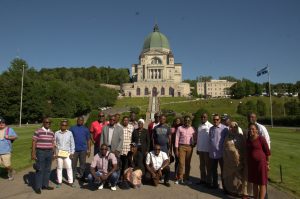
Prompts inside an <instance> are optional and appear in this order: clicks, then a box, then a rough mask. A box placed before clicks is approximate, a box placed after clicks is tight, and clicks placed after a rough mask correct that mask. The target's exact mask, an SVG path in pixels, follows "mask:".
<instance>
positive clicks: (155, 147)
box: [153, 144, 160, 156]
mask: <svg viewBox="0 0 300 199" xmlns="http://www.w3.org/2000/svg"><path fill="white" fill-rule="evenodd" d="M153 150H154V154H155V155H156V156H158V155H159V153H160V145H159V144H156V145H154V148H153Z"/></svg>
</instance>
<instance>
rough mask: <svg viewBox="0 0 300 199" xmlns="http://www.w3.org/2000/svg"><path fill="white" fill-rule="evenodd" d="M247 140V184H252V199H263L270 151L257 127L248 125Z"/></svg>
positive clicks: (253, 124)
mask: <svg viewBox="0 0 300 199" xmlns="http://www.w3.org/2000/svg"><path fill="white" fill-rule="evenodd" d="M248 128H249V138H248V140H247V157H248V182H250V183H253V195H254V198H255V199H256V198H259V199H264V198H265V196H266V191H267V190H266V186H267V182H268V171H269V169H270V167H269V159H270V155H271V152H270V149H269V146H268V143H267V141H266V139H265V138H264V137H263V136H260V135H259V133H258V131H259V126H258V125H257V124H255V123H252V124H251V123H250V124H249V127H248Z"/></svg>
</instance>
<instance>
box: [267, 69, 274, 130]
mask: <svg viewBox="0 0 300 199" xmlns="http://www.w3.org/2000/svg"><path fill="white" fill-rule="evenodd" d="M267 67H268V78H269V96H270V112H271V126H272V128H273V109H272V92H271V78H270V66H268V64H267Z"/></svg>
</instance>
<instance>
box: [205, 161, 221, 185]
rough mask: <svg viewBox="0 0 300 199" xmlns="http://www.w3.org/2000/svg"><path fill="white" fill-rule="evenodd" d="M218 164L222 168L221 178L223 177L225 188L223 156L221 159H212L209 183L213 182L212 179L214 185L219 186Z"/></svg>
mask: <svg viewBox="0 0 300 199" xmlns="http://www.w3.org/2000/svg"><path fill="white" fill-rule="evenodd" d="M218 165H220V168H221V179H222V185H223V188H224V183H223V158H219V159H210V169H209V171H210V172H209V179H208V183H211V179H212V185H213V186H214V187H217V186H218Z"/></svg>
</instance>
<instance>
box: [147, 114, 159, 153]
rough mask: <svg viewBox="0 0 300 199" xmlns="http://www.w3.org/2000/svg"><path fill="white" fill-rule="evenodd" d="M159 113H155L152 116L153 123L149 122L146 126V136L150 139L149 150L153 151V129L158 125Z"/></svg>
mask: <svg viewBox="0 0 300 199" xmlns="http://www.w3.org/2000/svg"><path fill="white" fill-rule="evenodd" d="M159 116H160V115H159V113H155V114H154V121H153V122H151V123H150V124H149V125H148V134H149V137H150V140H151V142H150V150H152V149H153V136H152V134H153V129H154V128H155V127H156V126H158V125H159Z"/></svg>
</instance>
